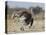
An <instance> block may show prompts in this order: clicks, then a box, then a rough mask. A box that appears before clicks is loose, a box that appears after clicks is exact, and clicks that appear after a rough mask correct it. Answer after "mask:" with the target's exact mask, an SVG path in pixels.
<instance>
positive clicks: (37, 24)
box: [7, 18, 45, 32]
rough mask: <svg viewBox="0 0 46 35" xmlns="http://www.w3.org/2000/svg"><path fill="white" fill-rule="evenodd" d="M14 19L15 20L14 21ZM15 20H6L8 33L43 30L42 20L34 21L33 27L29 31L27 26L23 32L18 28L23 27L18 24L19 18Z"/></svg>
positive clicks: (20, 23)
mask: <svg viewBox="0 0 46 35" xmlns="http://www.w3.org/2000/svg"><path fill="white" fill-rule="evenodd" d="M15 19H16V20H15ZM15 19H11V18H10V19H9V18H7V31H8V32H43V31H44V30H45V27H44V26H45V23H44V19H37V20H35V19H34V23H33V26H32V27H31V28H30V29H29V28H28V26H26V27H27V28H26V27H25V28H24V29H25V30H24V31H22V30H20V28H21V27H22V26H23V24H22V23H24V22H20V20H19V18H15Z"/></svg>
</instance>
